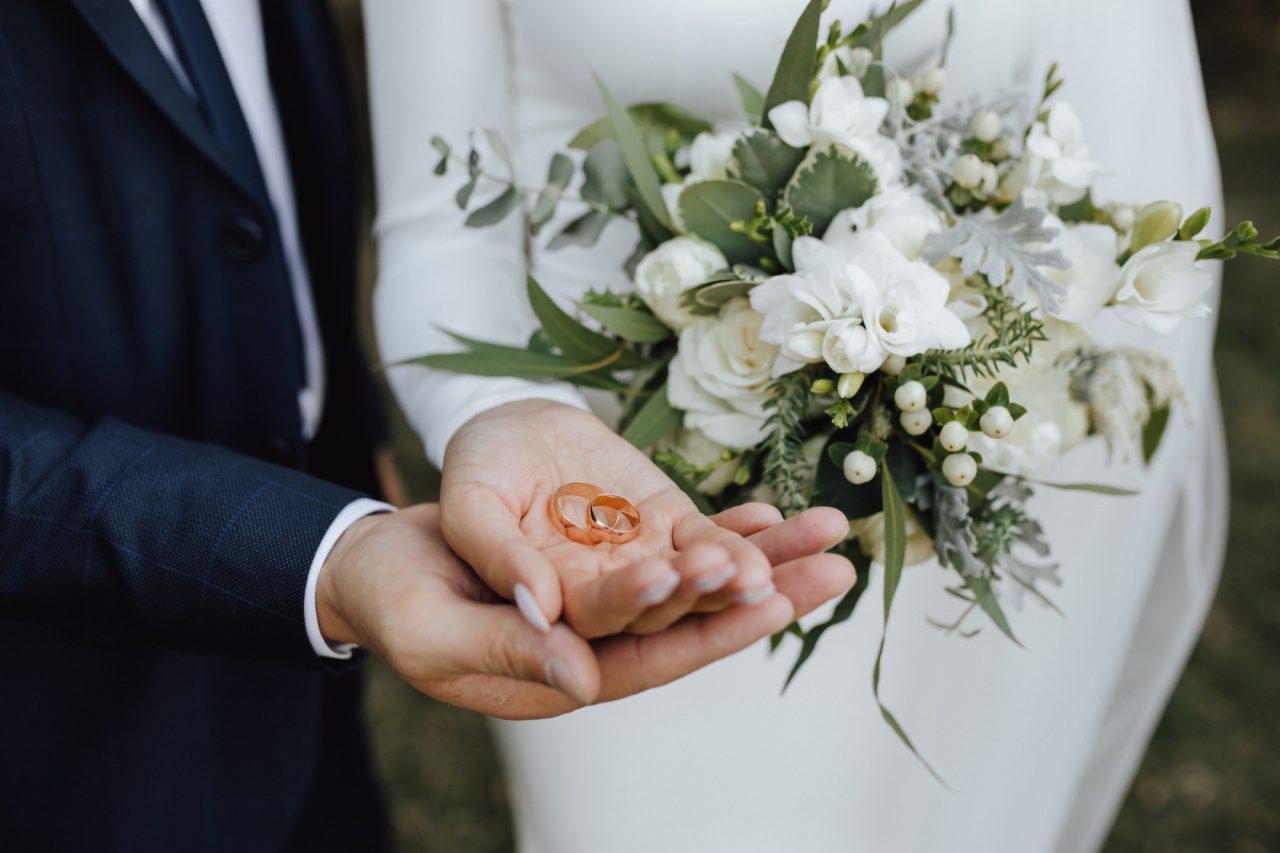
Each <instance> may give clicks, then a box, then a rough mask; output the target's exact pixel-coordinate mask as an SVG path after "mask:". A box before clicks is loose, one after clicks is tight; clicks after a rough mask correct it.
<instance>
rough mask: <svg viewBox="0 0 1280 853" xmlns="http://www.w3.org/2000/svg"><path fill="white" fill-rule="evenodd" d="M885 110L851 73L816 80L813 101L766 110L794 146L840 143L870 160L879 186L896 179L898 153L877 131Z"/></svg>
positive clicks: (784, 138) (899, 171)
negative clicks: (866, 92) (816, 85)
mask: <svg viewBox="0 0 1280 853" xmlns="http://www.w3.org/2000/svg"><path fill="white" fill-rule="evenodd" d="M888 113H889V102H888V101H887V100H885V99H884V98H868V97H866V96H865V95H864V94H863V92H862V84H861V83H859V82H858V80H857V78H855V77H831V78H828V79H826V80H824V81H822V82H821V83H820V84H819V85H818V91H816V92H815V93H814V95H813V101H812V102H811V103H809V104H805V102H804V101H787V102H786V103H785V104H779V105H778V106H776V107H774V108H773V109H771V110H769V121H770V122H772V123H773V127H774V130H776V131H777V133H778V136H779V137H781V138H782V141H783V142H785V143H787V144H788V145H792V146H794V147H796V148H810V147H814V148H821V147H824V146H827V145H843V146H845V147H846V148H849V149H850V150H852V151H853V152H854V153H855V154H857V155H858V156H859V157H861V158H862V159H864V160H866V161H867V163H869V164H870V165H871V168H872V170H874V171H875V173H876V178H877V179H878V181H879V184H880V186H881V187H882V188H884V187H889V186H894V185H896V184H898V183H899V182H901V180H902V175H903V164H902V152H901V151H899V150H898V146H897V145H896V144H895V143H894V142H893V140H891V139H888V138H887V137H885V136H883V135H881V133H880V126H881V125H882V124H883V123H884V119H885V116H886V115H888Z"/></svg>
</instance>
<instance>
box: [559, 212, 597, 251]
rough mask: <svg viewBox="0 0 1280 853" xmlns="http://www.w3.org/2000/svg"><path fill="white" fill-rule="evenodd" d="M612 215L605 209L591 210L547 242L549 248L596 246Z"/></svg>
mask: <svg viewBox="0 0 1280 853" xmlns="http://www.w3.org/2000/svg"><path fill="white" fill-rule="evenodd" d="M609 219H610V216H609V214H607V213H605V212H604V211H603V210H589V211H587V212H586V213H584V214H582V215H581V216H579V217H578V218H577V219H575V220H573V221H572V222H570V223H569V224H568V225H566V226H565V227H564V229H563V230H562V231H561V232H560V233H559V234H557V235H556V236H554V237H552V238H551V240H550V242H548V243H547V248H548V249H562V248H564V247H565V246H594V245H595V244H596V241H597V240H599V239H600V234H601V232H603V231H604V227H605V226H606V225H608V224H609Z"/></svg>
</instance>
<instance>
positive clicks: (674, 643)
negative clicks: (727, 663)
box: [595, 595, 794, 702]
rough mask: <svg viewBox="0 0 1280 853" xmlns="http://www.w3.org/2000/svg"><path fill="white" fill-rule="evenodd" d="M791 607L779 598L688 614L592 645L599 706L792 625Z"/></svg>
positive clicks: (784, 599)
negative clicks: (657, 629)
mask: <svg viewBox="0 0 1280 853" xmlns="http://www.w3.org/2000/svg"><path fill="white" fill-rule="evenodd" d="M793 612H794V611H793V609H792V606H791V602H790V600H788V598H787V597H786V596H784V595H772V596H770V597H769V598H768V599H766V600H765V601H763V602H761V603H760V604H758V605H757V606H755V607H731V608H729V609H728V610H724V611H721V612H720V613H712V614H708V615H693V616H687V617H685V618H684V619H682V620H681V621H679V622H677V623H676V624H675V625H673V626H671V627H670V628H668V629H667V630H665V631H662V632H661V633H657V634H649V635H646V636H643V637H639V636H625V635H624V636H620V637H610V638H608V639H607V640H602V641H598V642H597V643H596V644H595V650H596V658H597V660H598V661H599V664H600V677H601V682H600V692H599V694H597V701H598V702H605V701H609V700H612V699H620V698H622V697H623V696H630V695H631V694H633V693H639V692H640V691H642V690H648V689H650V688H652V687H658V686H660V685H663V684H667V683H668V682H671V681H674V680H675V679H677V678H681V677H682V676H685V675H688V674H689V673H691V672H693V671H694V670H697V669H701V668H702V667H704V666H706V665H707V664H710V663H714V662H715V661H717V660H719V659H721V658H723V657H726V656H728V655H730V654H733V653H734V652H738V651H741V650H742V649H745V648H746V647H748V646H750V645H752V644H753V643H756V642H757V641H759V640H761V639H763V638H765V637H767V636H769V635H771V634H774V633H777V632H778V631H781V630H782V629H783V628H785V627H787V625H789V624H791V621H792V614H793Z"/></svg>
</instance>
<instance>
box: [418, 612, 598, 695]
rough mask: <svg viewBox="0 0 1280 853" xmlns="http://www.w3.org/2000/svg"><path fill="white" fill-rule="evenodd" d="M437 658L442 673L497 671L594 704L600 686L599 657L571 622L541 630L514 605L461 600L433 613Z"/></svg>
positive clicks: (436, 669)
mask: <svg viewBox="0 0 1280 853" xmlns="http://www.w3.org/2000/svg"><path fill="white" fill-rule="evenodd" d="M429 618H430V619H431V620H432V624H431V629H430V631H431V637H432V638H433V640H432V655H433V658H434V659H433V661H431V662H429V663H428V666H427V668H428V669H429V671H431V672H433V673H438V674H439V675H440V676H442V677H452V676H465V675H491V676H502V677H506V678H515V679H519V680H521V681H527V682H531V683H534V684H543V685H546V686H548V687H551V688H553V689H555V690H558V691H560V692H561V693H563V694H564V695H565V696H567V697H569V698H570V699H571V700H573V701H574V702H577V703H579V704H583V705H585V704H589V703H590V702H591V701H592V700H593V699H594V698H595V696H596V693H597V692H598V691H599V688H600V671H599V668H598V666H597V664H596V660H595V655H594V654H593V653H592V651H591V647H590V646H589V645H588V644H587V642H586V641H585V640H583V639H582V638H581V637H579V636H578V635H577V634H575V633H574V632H573V631H572V630H570V629H569V628H568V626H565V625H555V626H553V627H552V628H551V630H550V631H545V632H544V631H539V630H537V629H535V628H534V627H533V626H531V625H529V624H528V623H527V622H526V621H525V620H524V618H523V617H521V616H520V614H519V613H517V612H516V609H515V608H514V607H511V606H509V605H486V604H477V603H474V602H470V601H457V602H454V603H451V604H450V606H448V607H442V608H438V609H437V610H436V612H434V613H432V614H430V616H429Z"/></svg>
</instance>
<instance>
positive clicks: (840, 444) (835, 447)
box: [826, 441, 858, 467]
mask: <svg viewBox="0 0 1280 853" xmlns="http://www.w3.org/2000/svg"><path fill="white" fill-rule="evenodd" d="M857 449H858V448H857V446H856V445H855V444H853V442H850V441H834V442H832V443H831V444H828V445H827V450H826V453H827V458H828V459H830V460H831V464H832V465H836V466H838V467H843V466H844V458H845V457H846V456H848V455H849V454H850V453H852V452H853V451H855V450H857Z"/></svg>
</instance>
